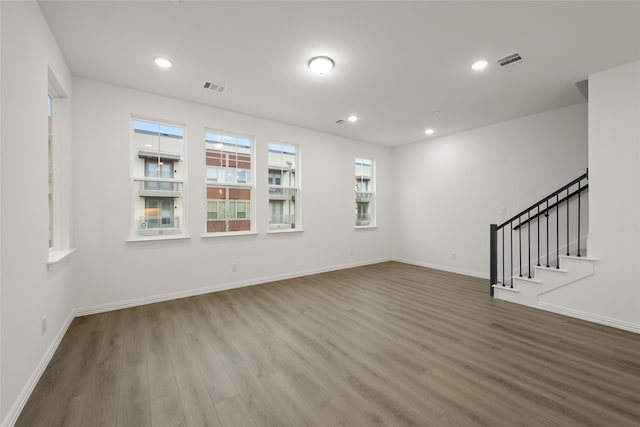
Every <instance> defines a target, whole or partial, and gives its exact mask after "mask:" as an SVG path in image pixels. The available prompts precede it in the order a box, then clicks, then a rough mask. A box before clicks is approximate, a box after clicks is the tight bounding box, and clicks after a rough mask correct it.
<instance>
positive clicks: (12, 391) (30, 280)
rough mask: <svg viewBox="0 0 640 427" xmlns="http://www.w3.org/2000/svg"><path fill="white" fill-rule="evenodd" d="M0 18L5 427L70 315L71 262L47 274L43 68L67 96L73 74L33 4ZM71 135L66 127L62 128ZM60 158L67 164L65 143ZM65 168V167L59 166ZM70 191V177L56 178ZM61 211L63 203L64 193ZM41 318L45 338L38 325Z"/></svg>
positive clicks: (5, 5) (9, 5) (0, 406)
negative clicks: (53, 75) (42, 319)
mask: <svg viewBox="0 0 640 427" xmlns="http://www.w3.org/2000/svg"><path fill="white" fill-rule="evenodd" d="M0 8H1V10H2V14H1V19H2V25H1V27H2V28H1V31H2V33H1V39H2V41H1V43H2V49H1V53H2V75H1V78H2V93H1V103H2V108H1V114H2V119H1V120H2V147H1V150H2V152H1V155H0V159H1V162H2V165H1V178H0V181H1V184H2V191H1V198H2V202H1V213H0V218H1V224H0V227H1V228H2V236H1V257H2V259H1V265H2V271H1V278H0V283H1V289H0V293H1V304H2V309H1V313H2V314H1V316H2V317H1V330H2V333H1V339H2V345H1V348H2V350H1V351H2V355H1V366H0V369H1V371H2V385H1V388H2V397H1V399H0V420H3V422H4V423H7V422H10V418H11V417H12V416H13V415H14V414H15V412H16V409H17V407H16V405H19V404H20V402H21V399H23V398H24V397H25V395H26V388H28V386H29V384H30V379H32V377H33V375H34V374H35V373H36V372H37V371H38V367H39V366H40V365H41V362H42V360H43V358H44V357H46V355H47V353H48V351H49V350H50V347H51V346H52V345H54V346H55V343H56V339H57V338H59V336H58V334H59V333H60V332H61V331H63V330H64V328H65V326H66V324H67V323H66V321H67V320H68V318H69V314H70V313H71V312H72V310H73V308H74V307H73V299H74V298H73V295H72V291H73V289H72V285H73V283H72V272H73V268H72V267H73V265H72V264H73V262H74V260H73V256H72V257H71V258H67V259H65V260H64V261H61V262H60V263H58V264H57V265H55V266H52V267H49V268H48V267H47V260H48V252H49V249H48V208H47V192H48V184H47V161H48V155H47V132H48V130H47V102H46V100H47V92H48V68H49V67H50V68H51V70H52V71H53V72H54V74H55V75H56V76H57V78H58V80H59V82H60V84H61V86H62V87H63V89H64V90H65V91H66V93H67V94H69V95H70V94H71V83H72V80H71V74H70V72H69V70H68V68H67V65H66V64H65V61H64V58H63V56H62V54H61V52H60V50H59V48H58V46H57V45H56V42H55V40H54V38H53V36H52V34H51V32H50V30H49V27H48V25H47V23H46V21H45V20H44V17H43V16H42V14H41V12H40V8H39V6H38V4H37V3H36V2H0ZM62 128H63V129H62V131H63V133H64V134H66V135H67V136H68V135H69V130H70V123H69V122H68V121H67V122H66V123H64V124H63V126H62ZM56 143H57V144H58V145H60V144H64V149H62V150H61V151H60V153H61V154H60V155H61V156H67V157H68V156H69V149H70V147H69V144H70V140H69V139H65V140H64V141H62V140H58V141H56ZM59 160H61V161H64V164H65V165H69V163H68V160H69V159H68V158H67V159H59ZM56 178H58V179H59V180H63V181H64V182H61V183H60V184H61V185H62V187H64V188H66V189H70V188H71V182H70V177H69V176H68V175H62V176H59V177H56ZM66 194H67V195H66V196H65V199H64V200H63V203H68V201H69V198H68V197H69V193H66ZM42 316H47V318H48V321H47V323H48V327H47V332H46V333H45V334H44V335H43V334H42V333H41V318H42Z"/></svg>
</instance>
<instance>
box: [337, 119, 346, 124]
mask: <svg viewBox="0 0 640 427" xmlns="http://www.w3.org/2000/svg"><path fill="white" fill-rule="evenodd" d="M336 123H337V124H339V125H341V124H343V123H344V120H342V119H338V120H336Z"/></svg>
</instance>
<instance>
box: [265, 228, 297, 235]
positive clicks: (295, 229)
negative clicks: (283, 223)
mask: <svg viewBox="0 0 640 427" xmlns="http://www.w3.org/2000/svg"><path fill="white" fill-rule="evenodd" d="M303 231H304V230H303V229H302V228H285V229H282V230H269V231H267V234H287V233H302V232H303Z"/></svg>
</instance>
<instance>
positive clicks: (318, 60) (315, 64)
mask: <svg viewBox="0 0 640 427" xmlns="http://www.w3.org/2000/svg"><path fill="white" fill-rule="evenodd" d="M334 65H335V63H334V62H333V59H331V58H329V57H328V56H315V57H313V58H311V59H310V60H309V69H310V70H311V71H313V72H314V73H316V74H318V75H319V76H323V75H325V74H327V73H328V72H329V71H331V69H332V68H333V66H334Z"/></svg>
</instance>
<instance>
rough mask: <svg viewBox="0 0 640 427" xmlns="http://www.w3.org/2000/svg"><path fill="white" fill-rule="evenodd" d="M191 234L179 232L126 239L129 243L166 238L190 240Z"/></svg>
mask: <svg viewBox="0 0 640 427" xmlns="http://www.w3.org/2000/svg"><path fill="white" fill-rule="evenodd" d="M190 238H191V236H189V235H184V234H179V235H173V236H172V235H165V236H144V237H134V238H131V239H127V240H125V242H127V243H137V242H156V241H164V240H189V239H190Z"/></svg>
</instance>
